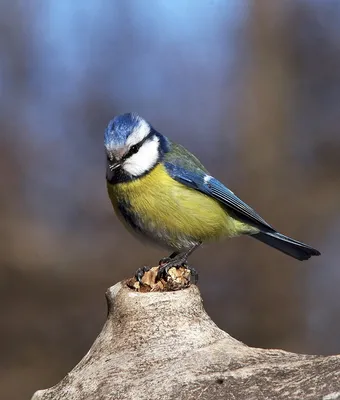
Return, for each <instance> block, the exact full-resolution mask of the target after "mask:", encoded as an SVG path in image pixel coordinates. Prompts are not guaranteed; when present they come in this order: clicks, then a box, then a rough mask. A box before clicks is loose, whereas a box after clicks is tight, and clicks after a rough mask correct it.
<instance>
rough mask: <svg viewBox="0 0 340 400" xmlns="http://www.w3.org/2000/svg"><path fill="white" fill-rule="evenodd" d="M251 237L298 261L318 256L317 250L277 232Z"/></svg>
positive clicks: (260, 233) (261, 233)
mask: <svg viewBox="0 0 340 400" xmlns="http://www.w3.org/2000/svg"><path fill="white" fill-rule="evenodd" d="M251 236H252V237H253V238H255V239H257V240H260V241H261V242H263V243H265V244H268V246H271V247H274V249H277V250H279V251H282V253H285V254H287V255H289V256H291V257H294V258H296V259H297V260H300V261H303V260H308V259H309V258H310V257H311V256H319V255H320V252H319V251H318V250H316V249H313V247H311V246H308V244H304V243H301V242H298V241H297V240H294V239H291V238H289V237H288V236H285V235H282V234H281V233H278V232H259V233H256V234H255V235H251Z"/></svg>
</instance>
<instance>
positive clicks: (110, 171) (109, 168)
mask: <svg viewBox="0 0 340 400" xmlns="http://www.w3.org/2000/svg"><path fill="white" fill-rule="evenodd" d="M120 166H121V163H120V162H114V163H112V164H111V163H110V162H108V163H107V165H106V179H107V180H108V181H109V182H110V181H111V180H112V179H114V176H115V171H116V170H117V169H118V168H119V167H120Z"/></svg>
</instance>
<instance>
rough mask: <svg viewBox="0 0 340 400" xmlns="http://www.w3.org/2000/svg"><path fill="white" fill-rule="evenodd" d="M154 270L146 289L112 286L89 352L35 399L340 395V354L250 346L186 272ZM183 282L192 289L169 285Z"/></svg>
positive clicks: (328, 399)
mask: <svg viewBox="0 0 340 400" xmlns="http://www.w3.org/2000/svg"><path fill="white" fill-rule="evenodd" d="M149 274H153V276H151V280H150V275H148V274H146V276H145V281H147V282H148V283H147V284H146V286H145V287H147V290H148V291H146V292H141V291H140V289H141V287H140V286H139V284H138V283H136V282H135V281H133V280H128V281H125V282H121V283H117V284H116V285H115V286H113V287H111V288H110V289H108V291H107V293H106V297H107V302H108V316H107V321H106V323H105V325H104V327H103V329H102V331H101V333H100V334H99V336H98V337H97V339H96V340H95V342H94V343H93V345H92V347H91V349H90V350H89V352H88V353H87V354H86V355H85V356H84V358H83V359H82V360H81V361H80V362H79V364H78V365H77V366H76V367H75V368H74V369H73V370H72V371H71V372H69V373H68V374H67V375H66V376H65V378H64V379H62V381H61V382H59V383H58V384H57V385H55V386H53V387H52V388H50V389H46V390H39V391H37V392H36V393H35V394H34V395H33V397H32V400H65V399H67V400H80V399H82V400H85V399H87V400H101V399H103V400H104V399H105V400H108V399H110V400H116V399H117V400H125V399H129V400H131V399H136V400H153V399H155V400H156V399H157V400H159V399H182V400H189V399H195V400H196V399H197V400H198V399H200V400H210V399H211V400H212V399H214V400H217V399H223V400H236V399H237V400H242V399H247V400H252V399H285V400H286V399H298V400H301V399H303V400H308V399H315V400H316V399H318V400H335V399H340V356H328V357H324V356H312V355H301V354H294V353H288V352H286V351H282V350H265V349H257V348H251V347H248V346H246V345H245V344H243V343H241V342H239V341H237V340H236V339H234V338H232V337H231V336H230V335H228V333H226V332H224V331H222V330H221V329H219V328H218V327H217V326H216V325H215V323H214V322H213V321H212V320H211V319H210V317H209V316H208V315H207V313H206V312H205V310H204V308H203V304H202V298H201V296H200V292H199V290H198V288H197V286H196V285H193V284H191V285H190V284H189V286H188V281H187V276H184V277H183V271H180V270H179V272H178V274H177V275H176V274H174V273H173V274H172V275H171V274H170V275H171V276H173V278H171V279H169V281H171V282H169V285H168V282H165V281H162V282H161V285H159V283H158V284H157V285H155V284H154V280H153V278H154V276H155V274H154V271H150V272H149ZM143 279H144V278H143ZM180 279H184V284H183V285H184V286H188V287H187V288H184V289H182V290H176V291H174V290H171V291H169V290H167V289H169V287H170V288H172V289H173V288H174V285H173V283H174V282H173V281H176V280H177V281H178V280H180ZM177 283H178V282H177ZM143 287H144V286H142V288H143ZM145 287H144V288H145ZM175 288H176V289H179V285H177V286H176V285H175ZM65 351H67V350H66V349H65ZM51 362H53V360H51Z"/></svg>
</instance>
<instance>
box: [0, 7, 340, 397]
mask: <svg viewBox="0 0 340 400" xmlns="http://www.w3.org/2000/svg"><path fill="white" fill-rule="evenodd" d="M0 29H1V34H0V93H1V97H0V101H1V107H0V132H1V147H0V167H1V180H2V191H1V194H2V196H1V198H0V218H1V228H2V229H1V231H2V240H1V241H0V249H1V252H0V300H1V301H0V310H1V319H0V328H1V329H0V388H1V392H2V396H1V398H4V399H14V400H17V399H18V400H19V399H24V398H30V396H31V395H32V393H33V392H34V391H35V390H37V389H38V388H43V387H47V386H51V385H53V384H55V383H56V382H57V381H59V380H60V379H61V378H62V377H63V376H64V375H65V374H66V373H67V372H68V371H69V370H70V369H71V368H72V367H73V366H74V365H75V364H76V363H77V362H78V361H79V360H80V358H81V357H82V356H83V355H84V354H85V353H86V352H87V350H88V349H89V347H90V345H91V343H92V342H93V340H94V338H95V337H96V335H97V334H98V332H99V331H100V329H101V327H102V325H103V323H104V321H105V316H106V303H105V298H104V292H105V290H106V288H107V287H108V286H110V285H112V284H114V283H116V282H117V281H120V280H122V279H124V278H126V277H129V276H131V275H132V274H133V273H134V271H135V270H136V269H137V268H138V267H139V266H141V265H144V264H151V265H153V264H155V263H156V262H157V261H158V259H159V258H161V257H162V256H164V255H166V254H164V252H162V251H160V250H159V249H154V248H152V247H147V246H145V245H144V244H142V243H139V242H137V241H136V239H135V238H133V237H132V236H130V235H129V233H128V232H126V231H125V230H124V228H123V227H122V226H121V225H120V223H119V222H118V220H117V218H116V217H115V215H114V214H113V210H112V209H111V204H110V202H109V200H108V197H107V194H106V186H105V156H104V149H103V131H104V128H105V125H106V124H107V122H108V121H109V119H111V118H112V117H113V116H114V115H116V114H119V113H122V112H127V111H136V112H138V113H140V114H141V115H142V116H143V117H144V118H146V119H147V120H149V121H150V122H151V123H152V124H153V125H154V127H155V128H156V129H157V130H159V131H160V132H162V133H163V134H165V135H168V136H170V137H171V138H172V139H174V140H175V141H178V142H180V143H181V144H183V145H185V146H186V147H188V148H189V149H190V150H191V151H192V152H194V153H195V154H196V155H197V156H198V157H199V158H200V159H201V160H202V161H203V163H204V164H205V165H206V167H207V168H208V169H209V171H210V172H211V174H213V175H215V176H216V177H218V178H219V179H220V180H222V181H223V182H225V183H226V184H227V185H228V186H229V187H230V188H231V189H232V190H234V191H235V192H236V193H237V194H238V195H239V196H240V197H241V198H242V199H243V200H245V201H246V202H248V203H249V204H250V205H252V206H253V207H254V208H255V209H256V210H257V211H258V212H259V213H260V214H261V215H262V216H263V217H264V218H265V219H267V220H268V221H269V222H270V223H271V224H272V225H274V226H275V227H276V228H277V229H278V230H280V231H281V232H283V233H286V234H287V235H290V236H293V237H295V238H296V239H299V240H302V241H305V242H307V243H310V244H311V245H314V246H315V247H316V248H318V249H319V250H320V251H321V252H322V257H319V258H314V259H312V260H310V261H309V262H305V263H299V262H298V261H295V260H294V259H291V258H289V257H286V256H284V255H283V254H281V253H278V252H276V251H275V250H272V249H270V248H268V247H265V246H264V245H262V244H261V243H257V242H255V241H253V240H251V239H249V238H239V239H234V240H230V241H224V242H222V243H218V244H212V245H209V246H205V247H204V248H202V249H201V250H199V251H197V253H195V254H194V255H193V257H192V259H191V263H192V265H194V266H195V268H197V269H198V270H199V272H200V289H201V291H202V295H203V298H204V304H205V307H206V309H207V311H208V313H209V314H210V316H211V317H212V318H213V319H214V320H215V322H216V323H217V324H218V325H219V326H220V327H221V328H222V329H224V330H226V331H228V332H229V333H230V334H231V335H233V336H234V337H236V338H237V339H239V340H242V341H244V342H245V343H246V344H248V345H252V346H259V347H260V346H261V347H279V348H282V349H285V350H289V351H296V352H301V353H314V354H332V353H334V354H335V353H339V352H340V340H339V338H340V318H339V317H340V301H339V285H340V266H339V261H338V254H337V253H338V246H339V238H340V178H339V170H340V133H339V127H340V113H339V104H340V51H339V43H340V42H339V40H340V2H339V1H337V0H334V1H331V0H319V1H318V0H287V1H281V0H256V1H255V0H253V1H246V0H228V1H224V0H199V1H196V0H171V1H170V0H124V1H123V0H112V1H110V0H100V1H99V0H73V1H68V0H58V1H52V0H34V1H33V0H27V1H23V0H22V1H20V0H16V1H13V0H2V1H1V2H0ZM18 382H20V384H18Z"/></svg>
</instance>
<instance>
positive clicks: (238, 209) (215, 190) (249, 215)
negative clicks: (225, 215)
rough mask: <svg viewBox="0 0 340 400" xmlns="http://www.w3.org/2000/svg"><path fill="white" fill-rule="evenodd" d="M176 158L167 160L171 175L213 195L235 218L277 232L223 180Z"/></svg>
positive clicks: (261, 228)
mask: <svg viewBox="0 0 340 400" xmlns="http://www.w3.org/2000/svg"><path fill="white" fill-rule="evenodd" d="M174 161H175V160H171V161H165V162H164V165H165V167H166V169H167V171H168V173H169V174H170V176H171V177H172V178H173V179H175V180H176V181H178V182H180V183H182V184H183V185H186V186H188V187H190V188H192V189H195V190H198V191H200V192H201V193H204V194H206V195H208V196H211V197H213V198H214V199H216V200H217V201H219V202H220V203H221V204H223V205H224V206H225V207H226V208H227V209H228V211H231V212H232V213H233V214H234V216H235V218H237V219H239V220H240V221H242V222H245V223H247V224H249V225H251V226H254V227H256V228H258V229H259V230H261V231H264V232H275V229H274V228H273V227H272V226H270V225H269V224H268V223H267V222H266V221H265V220H264V219H263V218H262V217H260V216H259V214H257V213H256V211H254V210H253V209H252V208H251V207H249V206H248V205H247V204H246V203H244V202H243V201H242V200H241V199H239V198H238V197H237V196H236V195H235V194H234V193H233V192H232V191H231V190H229V189H228V188H227V187H225V186H224V185H223V184H222V183H221V182H219V181H218V180H217V179H215V178H213V177H212V176H210V175H208V174H207V173H206V172H205V170H202V169H200V168H197V166H196V168H195V169H190V170H188V169H187V168H185V167H184V166H182V165H180V164H181V162H180V161H179V160H176V161H179V162H176V161H175V162H174Z"/></svg>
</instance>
